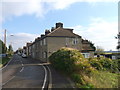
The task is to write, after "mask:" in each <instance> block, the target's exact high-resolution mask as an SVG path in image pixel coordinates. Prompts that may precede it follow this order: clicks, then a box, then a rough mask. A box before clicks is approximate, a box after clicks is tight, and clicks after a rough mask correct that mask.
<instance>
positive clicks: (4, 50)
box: [0, 40, 7, 54]
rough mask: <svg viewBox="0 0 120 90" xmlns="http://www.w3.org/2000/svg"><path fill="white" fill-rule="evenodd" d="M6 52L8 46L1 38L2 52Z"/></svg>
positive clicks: (0, 47) (0, 48)
mask: <svg viewBox="0 0 120 90" xmlns="http://www.w3.org/2000/svg"><path fill="white" fill-rule="evenodd" d="M6 52H7V47H6V46H5V44H4V42H3V41H2V40H0V54H1V53H6Z"/></svg>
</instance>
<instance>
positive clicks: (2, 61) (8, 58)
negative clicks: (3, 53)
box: [0, 55, 12, 67]
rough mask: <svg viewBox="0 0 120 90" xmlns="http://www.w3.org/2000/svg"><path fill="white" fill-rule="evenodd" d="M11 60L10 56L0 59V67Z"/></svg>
mask: <svg viewBox="0 0 120 90" xmlns="http://www.w3.org/2000/svg"><path fill="white" fill-rule="evenodd" d="M11 58H12V55H8V56H7V57H2V58H0V67H3V66H4V65H5V64H7V63H8V62H9V60H10V59H11Z"/></svg>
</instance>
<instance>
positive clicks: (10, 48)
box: [8, 45, 13, 54]
mask: <svg viewBox="0 0 120 90" xmlns="http://www.w3.org/2000/svg"><path fill="white" fill-rule="evenodd" d="M8 53H9V54H13V48H12V45H9V46H8Z"/></svg>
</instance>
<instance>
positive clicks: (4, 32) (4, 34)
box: [4, 29, 7, 46]
mask: <svg viewBox="0 0 120 90" xmlns="http://www.w3.org/2000/svg"><path fill="white" fill-rule="evenodd" d="M6 31H7V30H6V29H5V32H4V43H5V46H6Z"/></svg>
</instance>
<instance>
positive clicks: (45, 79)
mask: <svg viewBox="0 0 120 90" xmlns="http://www.w3.org/2000/svg"><path fill="white" fill-rule="evenodd" d="M42 66H43V65H42ZM43 68H44V70H45V78H44V82H43V86H42V90H44V88H45V83H46V81H47V70H46V68H45V66H43Z"/></svg>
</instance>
